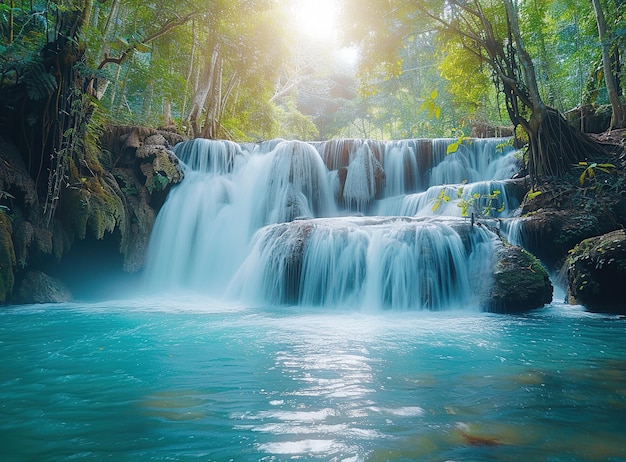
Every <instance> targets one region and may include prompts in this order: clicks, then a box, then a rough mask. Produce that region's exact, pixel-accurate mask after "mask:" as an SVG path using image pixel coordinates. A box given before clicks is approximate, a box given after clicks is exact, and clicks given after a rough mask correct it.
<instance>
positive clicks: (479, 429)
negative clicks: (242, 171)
mask: <svg viewBox="0 0 626 462" xmlns="http://www.w3.org/2000/svg"><path fill="white" fill-rule="evenodd" d="M624 334H626V321H625V320H624V319H619V318H617V317H608V316H599V315H593V314H589V313H586V312H584V311H582V309H580V308H579V307H571V306H567V305H554V306H552V307H549V308H546V309H545V310H542V311H539V312H537V313H535V314H532V315H526V316H512V317H511V316H509V317H506V316H500V315H491V314H481V313H467V312H463V313H461V312H457V313H454V312H450V313H392V312H386V313H384V314H376V313H370V314H363V313H359V312H331V311H312V310H306V309H303V308H291V309H287V308H285V309H278V310H276V309H272V310H269V309H264V308H256V309H252V308H245V307H241V306H227V305H223V304H219V303H215V302H207V301H205V300H202V301H198V300H181V301H177V302H172V301H142V302H138V301H132V302H116V303H108V304H99V305H89V306H79V305H67V306H50V307H42V306H39V307H20V308H8V309H5V310H3V311H2V312H0V348H1V349H2V358H3V359H2V367H1V368H0V433H1V434H2V435H3V444H2V445H1V446H0V456H1V459H2V460H3V461H5V460H6V461H22V460H24V461H26V460H37V461H47V460H50V461H53V460H54V461H56V460H65V459H78V460H82V459H90V460H101V459H108V458H114V459H116V460H131V461H132V460H236V461H240V460H243V461H256V460H267V461H283V460H329V461H330V460H332V461H386V460H393V461H409V460H424V461H440V460H472V461H473V460H502V461H510V460H520V461H521V460H559V461H561V460H567V461H570V460H573V461H587V460H589V461H595V460H598V461H600V460H624V459H626V443H625V441H626V422H625V421H624V419H623V415H624V411H625V410H626V360H625V359H624V358H626V340H625V339H626V336H625V335H624Z"/></svg>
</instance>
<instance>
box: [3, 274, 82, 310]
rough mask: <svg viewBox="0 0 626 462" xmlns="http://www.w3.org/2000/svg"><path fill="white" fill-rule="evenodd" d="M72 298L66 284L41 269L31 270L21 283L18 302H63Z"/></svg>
mask: <svg viewBox="0 0 626 462" xmlns="http://www.w3.org/2000/svg"><path fill="white" fill-rule="evenodd" d="M71 299H72V294H71V293H70V291H69V289H68V288H67V287H66V286H65V284H64V283H63V282H62V281H61V280H59V279H57V278H53V277H51V276H48V275H47V274H46V273H43V272H41V271H29V272H27V273H26V274H25V275H24V279H22V282H21V283H20V285H19V288H18V290H17V295H16V300H15V302H16V303H62V302H68V301H70V300H71Z"/></svg>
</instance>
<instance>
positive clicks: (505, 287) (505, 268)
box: [486, 243, 552, 313]
mask: <svg viewBox="0 0 626 462" xmlns="http://www.w3.org/2000/svg"><path fill="white" fill-rule="evenodd" d="M493 277H494V282H493V286H492V288H491V293H490V295H489V298H488V300H487V302H486V308H487V310H488V311H491V312H495V313H519V312H523V311H530V310H533V309H536V308H540V307H542V306H544V305H545V304H546V303H550V302H551V301H552V283H551V282H550V277H549V276H548V273H547V271H546V269H545V268H544V267H543V265H542V264H541V262H540V261H539V260H538V259H537V258H536V257H534V256H533V255H531V254H530V253H528V252H527V251H525V250H524V249H522V248H521V247H520V246H517V245H509V244H505V243H501V244H499V245H497V248H496V254H495V266H494V271H493Z"/></svg>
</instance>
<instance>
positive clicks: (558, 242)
mask: <svg viewBox="0 0 626 462" xmlns="http://www.w3.org/2000/svg"><path fill="white" fill-rule="evenodd" d="M522 220H523V225H522V226H523V227H522V229H523V242H524V248H526V249H527V250H528V251H529V252H531V253H532V254H533V255H535V256H537V257H538V258H540V259H541V260H542V261H543V262H545V263H546V264H547V265H548V266H549V267H550V268H553V269H557V268H559V267H560V266H561V265H562V263H563V261H564V259H565V258H566V257H567V252H568V251H569V250H570V249H571V248H572V247H574V246H575V245H576V244H578V243H579V242H580V241H582V240H583V239H586V238H589V237H592V236H597V235H598V234H604V233H607V232H609V231H612V230H614V229H615V228H616V227H617V226H618V225H617V224H616V223H615V220H614V219H613V218H612V217H611V216H608V215H606V214H605V213H603V212H602V211H598V213H589V212H585V211H584V210H579V209H566V210H556V209H552V208H550V209H539V210H537V211H533V212H531V213H529V214H527V215H526V216H524V217H523V218H522Z"/></svg>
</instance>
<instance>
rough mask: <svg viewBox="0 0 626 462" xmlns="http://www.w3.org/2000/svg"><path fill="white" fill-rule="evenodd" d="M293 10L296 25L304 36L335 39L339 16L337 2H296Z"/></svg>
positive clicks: (314, 0)
mask: <svg viewBox="0 0 626 462" xmlns="http://www.w3.org/2000/svg"><path fill="white" fill-rule="evenodd" d="M292 8H293V10H292V11H293V16H294V19H295V21H296V25H297V27H298V29H299V30H300V31H301V32H302V33H303V34H304V35H307V36H309V37H315V38H320V39H328V38H333V36H334V35H335V31H336V27H337V16H338V8H337V2H336V1H335V0H295V1H294V2H293V7H292Z"/></svg>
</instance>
